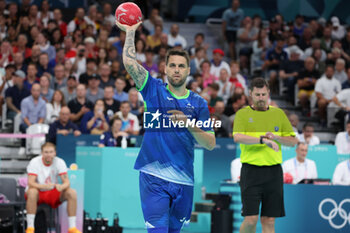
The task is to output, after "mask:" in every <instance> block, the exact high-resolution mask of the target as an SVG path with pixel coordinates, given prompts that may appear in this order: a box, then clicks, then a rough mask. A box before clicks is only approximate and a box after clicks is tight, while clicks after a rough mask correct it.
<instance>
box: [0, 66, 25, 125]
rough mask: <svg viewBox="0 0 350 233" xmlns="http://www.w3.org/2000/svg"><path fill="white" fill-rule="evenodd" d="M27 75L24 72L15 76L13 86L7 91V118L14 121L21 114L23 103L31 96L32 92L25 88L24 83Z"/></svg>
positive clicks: (20, 71) (18, 71)
mask: <svg viewBox="0 0 350 233" xmlns="http://www.w3.org/2000/svg"><path fill="white" fill-rule="evenodd" d="M25 77H26V75H25V73H24V72H23V71H22V70H17V71H16V72H15V73H14V74H13V79H12V80H13V86H12V87H9V88H7V89H6V91H5V100H6V104H7V118H9V119H14V118H15V116H16V114H18V113H21V102H22V100H23V99H24V98H26V97H27V96H29V95H30V91H29V90H27V89H26V88H24V85H23V81H24V79H25Z"/></svg>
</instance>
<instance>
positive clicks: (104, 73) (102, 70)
mask: <svg viewBox="0 0 350 233" xmlns="http://www.w3.org/2000/svg"><path fill="white" fill-rule="evenodd" d="M99 75H100V88H102V89H104V88H105V87H106V86H113V85H114V80H113V79H112V77H111V67H110V66H109V65H108V64H107V63H104V64H101V65H100V67H99Z"/></svg>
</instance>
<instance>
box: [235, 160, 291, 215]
mask: <svg viewBox="0 0 350 233" xmlns="http://www.w3.org/2000/svg"><path fill="white" fill-rule="evenodd" d="M240 186H241V197H242V204H243V207H242V216H251V215H259V209H260V203H261V214H260V215H261V216H266V217H283V216H285V212H284V202H283V171H282V167H281V165H279V164H278V165H273V166H255V165H250V164H247V163H243V164H242V169H241V181H240Z"/></svg>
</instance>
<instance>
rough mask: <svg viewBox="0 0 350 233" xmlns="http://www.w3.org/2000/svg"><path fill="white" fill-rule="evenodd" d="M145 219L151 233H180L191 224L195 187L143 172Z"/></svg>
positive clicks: (141, 178)
mask: <svg viewBox="0 0 350 233" xmlns="http://www.w3.org/2000/svg"><path fill="white" fill-rule="evenodd" d="M140 196H141V205H142V212H143V217H144V219H145V224H146V227H147V231H148V232H149V233H150V232H152V233H169V232H171V233H176V232H180V230H181V228H182V227H183V226H185V225H187V224H189V222H190V218H191V212H192V201H193V186H189V185H182V184H176V183H173V182H169V181H166V180H163V179H161V178H158V177H155V176H152V175H149V174H146V173H143V172H140Z"/></svg>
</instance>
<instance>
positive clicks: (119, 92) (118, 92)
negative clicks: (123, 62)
mask: <svg viewBox="0 0 350 233" xmlns="http://www.w3.org/2000/svg"><path fill="white" fill-rule="evenodd" d="M114 85H115V93H114V96H113V99H115V100H118V101H119V102H123V101H127V100H128V99H129V95H128V93H126V92H125V91H124V88H125V87H126V80H125V78H124V76H118V77H117V78H116V80H115V82H114Z"/></svg>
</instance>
